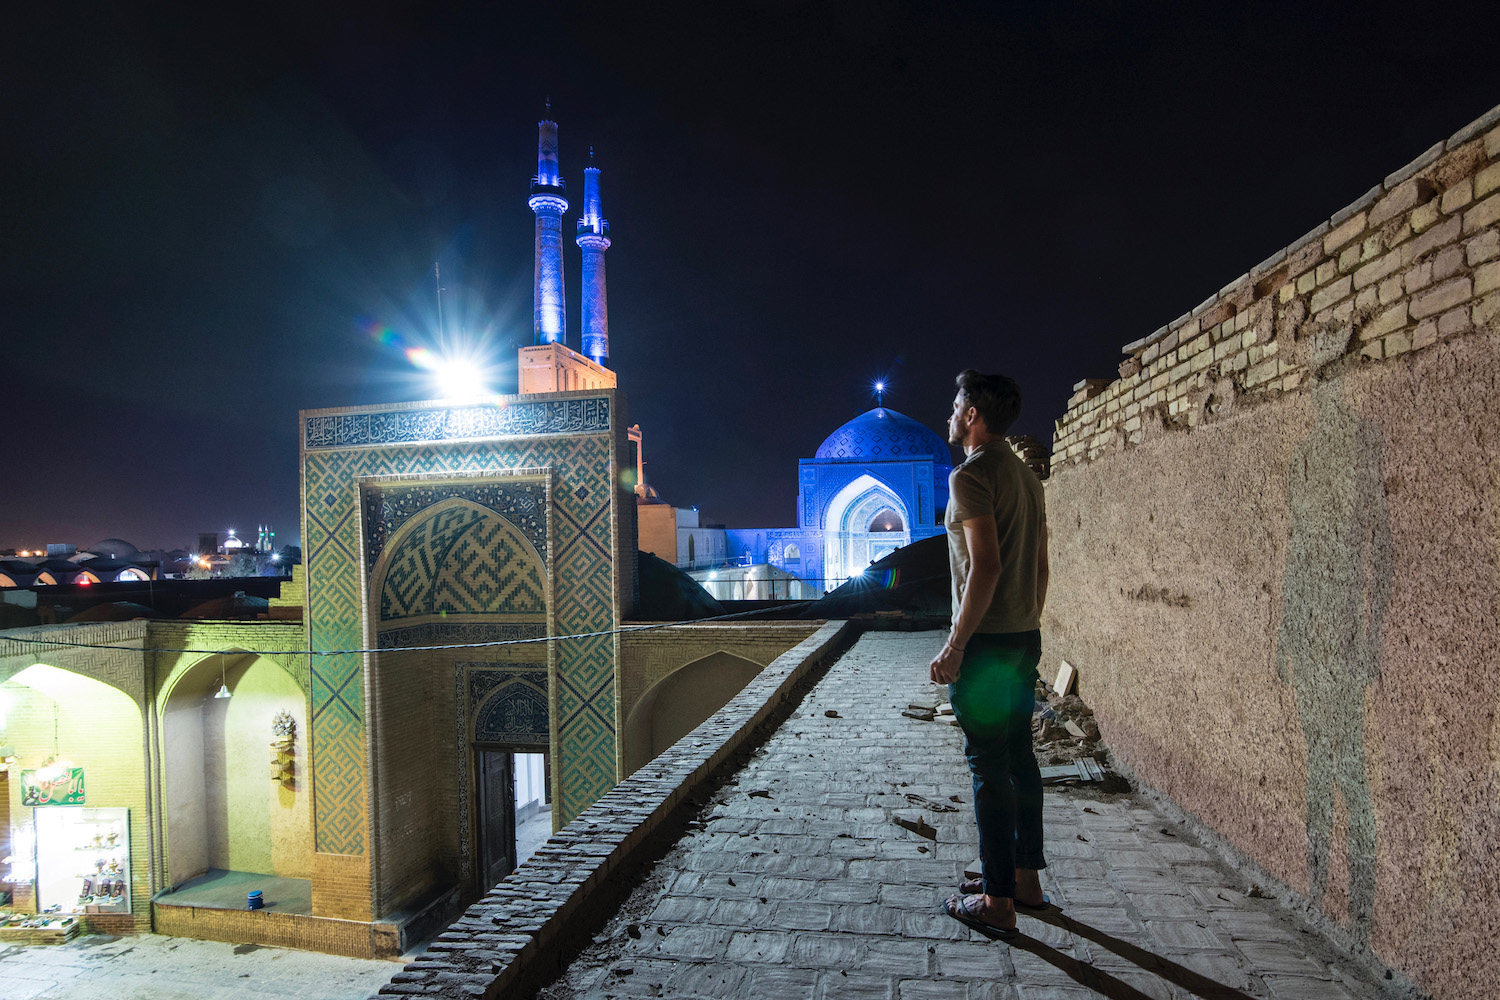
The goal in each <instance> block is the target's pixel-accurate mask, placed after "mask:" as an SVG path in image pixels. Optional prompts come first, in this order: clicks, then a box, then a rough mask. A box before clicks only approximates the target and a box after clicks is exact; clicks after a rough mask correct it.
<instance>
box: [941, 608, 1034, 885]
mask: <svg viewBox="0 0 1500 1000" xmlns="http://www.w3.org/2000/svg"><path fill="white" fill-rule="evenodd" d="M1041 658H1042V634H1041V632H1036V631H1033V632H1010V633H1004V634H996V633H978V634H975V635H973V636H970V637H969V641H968V644H967V645H966V646H965V647H964V659H963V666H962V667H960V668H959V673H958V680H957V681H955V682H954V683H952V684H950V685H948V700H949V701H951V702H952V703H953V715H954V717H955V718H957V719H958V724H959V726H960V727H961V728H962V729H963V731H964V736H965V737H966V741H967V742H966V744H965V746H964V754H965V755H966V756H967V757H968V760H969V771H970V773H971V774H973V776H974V819H975V820H976V821H977V822H978V824H979V860H980V863H981V864H982V865H983V868H984V891H985V892H986V893H988V894H989V895H991V896H1009V897H1011V898H1014V897H1015V894H1016V869H1017V868H1038V869H1040V868H1046V867H1047V860H1046V859H1045V858H1044V857H1042V774H1041V770H1040V769H1039V768H1038V767H1037V763H1036V756H1035V755H1034V754H1033V753H1032V751H1031V713H1032V710H1033V708H1034V707H1035V704H1036V678H1037V673H1036V665H1037V663H1038V662H1039V661H1040V660H1041Z"/></svg>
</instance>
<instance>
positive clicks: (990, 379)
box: [954, 368, 1021, 437]
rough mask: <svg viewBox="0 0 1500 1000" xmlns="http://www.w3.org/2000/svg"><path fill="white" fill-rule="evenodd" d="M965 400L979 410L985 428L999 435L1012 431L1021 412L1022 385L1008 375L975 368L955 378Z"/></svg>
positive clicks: (959, 391)
mask: <svg viewBox="0 0 1500 1000" xmlns="http://www.w3.org/2000/svg"><path fill="white" fill-rule="evenodd" d="M954 381H955V382H956V383H957V384H958V394H959V396H960V397H961V398H962V399H963V401H964V402H965V403H966V404H967V405H969V406H972V407H974V409H976V410H978V411H979V415H980V416H981V417H983V418H984V427H985V430H987V431H989V432H990V433H991V434H993V435H995V436H996V437H1000V436H1002V435H1003V434H1004V433H1005V432H1006V431H1008V430H1010V425H1011V424H1013V423H1015V422H1016V418H1017V417H1019V416H1020V415H1021V387H1020V386H1019V385H1017V384H1016V380H1015V379H1013V378H1009V377H1007V376H1005V375H985V374H983V373H982V372H979V371H976V370H974V369H973V368H969V369H966V370H965V371H962V372H959V375H958V378H956V379H955V380H954Z"/></svg>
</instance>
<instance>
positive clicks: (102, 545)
mask: <svg viewBox="0 0 1500 1000" xmlns="http://www.w3.org/2000/svg"><path fill="white" fill-rule="evenodd" d="M88 550H89V551H90V552H92V553H94V554H95V555H100V556H103V557H104V558H106V559H129V558H130V557H132V556H137V555H140V553H141V550H140V549H138V548H136V547H135V546H134V545H131V544H130V543H129V542H127V541H125V539H123V538H106V539H105V540H104V541H102V542H95V543H94V544H93V545H90V546H89V548H88Z"/></svg>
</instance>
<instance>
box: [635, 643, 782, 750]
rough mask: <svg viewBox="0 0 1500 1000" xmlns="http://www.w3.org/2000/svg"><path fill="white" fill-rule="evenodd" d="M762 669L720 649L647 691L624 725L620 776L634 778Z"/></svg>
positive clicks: (684, 665) (672, 673)
mask: <svg viewBox="0 0 1500 1000" xmlns="http://www.w3.org/2000/svg"><path fill="white" fill-rule="evenodd" d="M764 669H765V667H763V666H762V665H761V664H759V663H756V662H755V661H754V660H747V659H745V657H743V656H736V655H735V654H734V653H730V652H727V651H725V650H722V649H721V650H719V651H718V652H716V653H710V654H708V655H707V656H704V657H700V658H699V659H696V660H693V661H692V662H690V663H685V664H683V665H682V666H681V667H679V668H678V669H676V670H674V671H672V672H671V673H670V674H668V675H667V676H666V677H663V678H662V679H661V680H660V681H658V682H657V683H656V684H654V685H652V687H651V688H650V689H649V690H648V691H647V692H646V693H645V694H643V695H642V696H641V700H640V701H638V702H636V704H635V707H634V708H632V709H631V710H630V715H629V716H628V717H627V718H626V720H625V735H624V740H623V742H622V744H621V749H622V762H623V769H624V773H625V774H627V775H629V774H634V773H635V772H636V771H638V770H639V769H640V768H641V767H642V766H644V765H646V764H649V763H650V762H651V761H652V760H654V759H655V758H656V757H657V755H659V754H660V753H661V752H662V751H663V750H665V749H667V748H668V747H670V746H671V745H672V744H673V743H676V742H677V741H678V740H680V739H682V738H683V737H684V736H686V735H687V734H688V733H690V732H692V731H693V730H694V729H696V728H698V726H699V725H701V724H702V723H703V721H704V720H705V719H707V718H708V717H709V716H710V715H713V714H714V713H715V712H717V711H718V710H719V709H721V708H723V707H724V706H725V705H727V704H729V699H731V698H733V697H734V696H735V695H737V694H739V693H740V689H741V688H743V687H744V686H745V685H746V684H748V683H750V679H751V678H753V677H754V676H755V675H757V674H759V673H760V672H761V671H762V670H764Z"/></svg>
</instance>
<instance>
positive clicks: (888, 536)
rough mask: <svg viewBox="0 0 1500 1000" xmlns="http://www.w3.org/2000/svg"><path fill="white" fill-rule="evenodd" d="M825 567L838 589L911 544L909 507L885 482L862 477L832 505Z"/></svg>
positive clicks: (826, 540) (827, 530)
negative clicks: (908, 526)
mask: <svg viewBox="0 0 1500 1000" xmlns="http://www.w3.org/2000/svg"><path fill="white" fill-rule="evenodd" d="M825 518H826V520H825V522H824V523H825V524H826V525H827V528H826V530H825V532H824V535H823V545H824V556H823V565H824V567H825V569H826V570H827V572H828V575H829V577H830V578H831V580H830V582H831V583H833V584H834V585H835V586H836V585H837V584H839V583H843V582H844V581H845V580H848V579H851V578H853V577H855V576H857V575H859V574H860V573H861V572H863V571H864V568H865V567H866V566H868V565H870V563H872V562H874V561H875V560H877V559H879V558H881V557H882V556H886V555H889V554H890V553H892V552H894V551H896V550H897V549H899V548H900V547H901V546H903V545H905V544H906V543H907V542H909V541H911V534H910V532H908V531H907V530H906V522H907V515H906V505H905V504H903V503H902V502H901V498H900V497H898V496H896V493H895V491H894V490H892V489H891V488H890V487H889V486H887V485H886V484H885V483H883V482H881V481H880V480H878V479H876V478H875V477H874V476H871V475H869V474H865V475H861V476H860V477H859V478H857V479H855V480H854V481H853V482H851V483H849V484H848V485H847V486H845V487H844V488H843V489H842V490H840V491H839V492H838V493H837V494H836V495H835V496H834V498H833V500H832V501H830V502H829V504H828V511H827V514H825Z"/></svg>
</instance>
